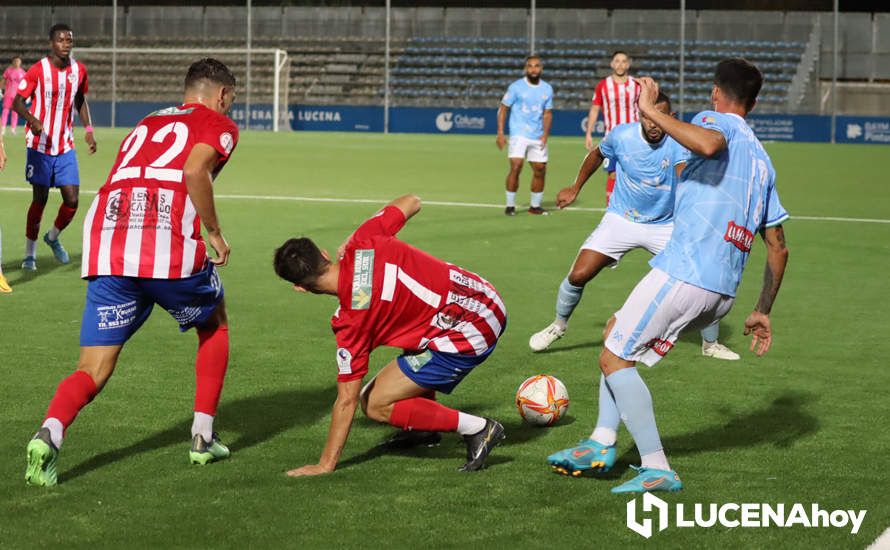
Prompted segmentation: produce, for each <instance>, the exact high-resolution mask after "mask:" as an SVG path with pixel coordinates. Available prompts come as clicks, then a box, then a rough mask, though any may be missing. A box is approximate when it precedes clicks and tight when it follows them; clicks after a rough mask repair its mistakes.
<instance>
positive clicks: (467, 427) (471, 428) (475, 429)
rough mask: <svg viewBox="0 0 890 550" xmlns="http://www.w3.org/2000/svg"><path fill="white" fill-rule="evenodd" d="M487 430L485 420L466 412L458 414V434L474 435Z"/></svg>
mask: <svg viewBox="0 0 890 550" xmlns="http://www.w3.org/2000/svg"><path fill="white" fill-rule="evenodd" d="M484 428H485V419H484V418H482V417H479V416H473V415H472V414H467V413H465V412H459V411H458V413H457V433H459V434H460V435H473V434H476V433H479V432H481V431H482V430H483V429H484Z"/></svg>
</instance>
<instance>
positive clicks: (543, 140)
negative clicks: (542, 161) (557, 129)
mask: <svg viewBox="0 0 890 550" xmlns="http://www.w3.org/2000/svg"><path fill="white" fill-rule="evenodd" d="M548 139H550V136H541V149H543V148H544V147H547V140H548Z"/></svg>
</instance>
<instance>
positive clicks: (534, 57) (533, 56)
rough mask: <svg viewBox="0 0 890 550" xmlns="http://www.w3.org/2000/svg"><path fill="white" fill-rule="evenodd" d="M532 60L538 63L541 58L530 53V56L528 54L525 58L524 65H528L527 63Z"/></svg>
mask: <svg viewBox="0 0 890 550" xmlns="http://www.w3.org/2000/svg"><path fill="white" fill-rule="evenodd" d="M532 59H537V60H538V61H540V60H541V56H540V55H538V54H536V53H532V54H529V55H527V56H525V62H526V63H528V62H529V61H531V60H532Z"/></svg>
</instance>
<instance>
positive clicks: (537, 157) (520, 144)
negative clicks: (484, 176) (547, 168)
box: [507, 136, 549, 162]
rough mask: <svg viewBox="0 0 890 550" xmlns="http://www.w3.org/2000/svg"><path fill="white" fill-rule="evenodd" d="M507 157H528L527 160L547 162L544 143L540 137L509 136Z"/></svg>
mask: <svg viewBox="0 0 890 550" xmlns="http://www.w3.org/2000/svg"><path fill="white" fill-rule="evenodd" d="M507 157H508V158H511V159H528V161H529V162H547V159H548V158H549V157H548V151H547V146H546V145H541V140H540V139H528V138H526V137H522V136H510V144H509V147H508V149H507Z"/></svg>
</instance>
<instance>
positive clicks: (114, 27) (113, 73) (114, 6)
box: [111, 0, 117, 128]
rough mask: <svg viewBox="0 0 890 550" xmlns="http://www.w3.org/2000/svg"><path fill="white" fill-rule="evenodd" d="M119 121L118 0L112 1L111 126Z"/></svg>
mask: <svg viewBox="0 0 890 550" xmlns="http://www.w3.org/2000/svg"><path fill="white" fill-rule="evenodd" d="M116 123H117V0H112V1H111V127H112V128H114V127H115V126H116Z"/></svg>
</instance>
